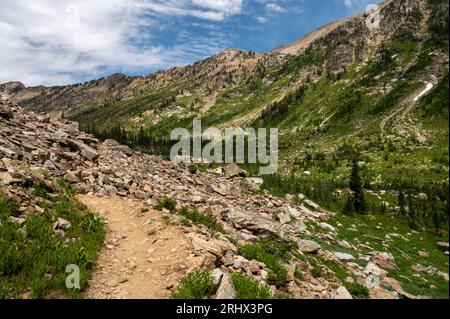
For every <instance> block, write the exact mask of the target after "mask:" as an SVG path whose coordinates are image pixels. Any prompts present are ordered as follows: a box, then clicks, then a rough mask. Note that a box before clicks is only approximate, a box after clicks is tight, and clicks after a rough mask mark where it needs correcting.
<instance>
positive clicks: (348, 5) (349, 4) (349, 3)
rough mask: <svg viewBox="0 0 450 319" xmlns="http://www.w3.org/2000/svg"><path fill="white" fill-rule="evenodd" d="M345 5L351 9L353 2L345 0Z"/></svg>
mask: <svg viewBox="0 0 450 319" xmlns="http://www.w3.org/2000/svg"><path fill="white" fill-rule="evenodd" d="M344 4H345V5H346V6H347V7H351V6H352V5H353V0H344Z"/></svg>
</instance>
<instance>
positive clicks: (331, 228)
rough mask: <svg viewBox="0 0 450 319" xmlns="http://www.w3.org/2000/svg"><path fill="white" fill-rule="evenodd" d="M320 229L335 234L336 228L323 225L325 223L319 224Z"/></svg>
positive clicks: (326, 224)
mask: <svg viewBox="0 0 450 319" xmlns="http://www.w3.org/2000/svg"><path fill="white" fill-rule="evenodd" d="M320 227H322V228H323V229H326V230H329V231H332V232H333V233H335V232H336V228H334V227H333V226H331V225H330V224H328V223H325V222H322V223H320Z"/></svg>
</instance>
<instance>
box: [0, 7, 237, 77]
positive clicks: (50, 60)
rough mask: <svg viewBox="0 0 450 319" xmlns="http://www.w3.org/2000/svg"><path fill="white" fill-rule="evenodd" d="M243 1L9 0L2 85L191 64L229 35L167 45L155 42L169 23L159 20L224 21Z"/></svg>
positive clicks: (1, 31)
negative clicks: (169, 18)
mask: <svg viewBox="0 0 450 319" xmlns="http://www.w3.org/2000/svg"><path fill="white" fill-rule="evenodd" d="M242 6H243V0H166V1H159V0H96V1H92V0H78V1H73V0H40V1H34V0H4V1H2V8H1V10H0V69H1V72H0V82H5V81H11V80H20V81H23V82H24V83H25V84H26V85H38V84H46V85H52V84H67V83H74V82H77V81H78V80H79V79H90V78H94V77H98V76H101V75H104V74H105V73H107V72H106V71H108V70H114V71H121V72H129V73H132V72H139V71H142V70H146V69H152V68H163V67H166V66H171V65H176V64H186V63H188V62H191V61H192V60H195V59H196V58H200V57H203V56H207V55H210V54H213V53H215V52H217V51H218V50H220V49H222V48H223V46H224V45H226V38H225V37H221V36H220V34H219V35H215V37H214V40H211V39H207V38H203V37H197V38H191V39H189V37H187V40H186V42H183V43H179V44H176V45H174V46H171V47H164V46H161V45H158V44H157V43H152V36H153V32H157V31H158V29H160V28H161V27H162V26H161V25H160V20H159V19H160V18H161V17H162V16H166V15H167V16H168V17H172V16H186V17H195V18H198V19H200V20H203V21H210V22H211V21H213V22H214V21H223V20H225V19H227V18H228V17H230V16H232V15H236V14H239V13H240V12H241V10H242ZM143 29H145V30H146V32H144V33H143V32H142V30H143ZM137 39H138V40H137ZM138 43H139V44H138Z"/></svg>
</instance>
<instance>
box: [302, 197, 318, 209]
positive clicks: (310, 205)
mask: <svg viewBox="0 0 450 319" xmlns="http://www.w3.org/2000/svg"><path fill="white" fill-rule="evenodd" d="M304 205H305V206H306V207H307V208H309V209H311V210H313V211H318V210H319V209H320V206H319V205H317V204H316V203H314V202H313V201H312V200H309V199H307V200H305V202H304Z"/></svg>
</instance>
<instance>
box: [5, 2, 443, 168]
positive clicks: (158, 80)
mask: <svg viewBox="0 0 450 319" xmlns="http://www.w3.org/2000/svg"><path fill="white" fill-rule="evenodd" d="M448 8H449V3H448V0H419V1H416V0H391V1H385V2H384V3H383V4H382V5H381V21H380V27H379V28H376V29H371V28H369V27H368V26H367V24H366V19H367V15H366V14H361V15H358V16H355V17H350V18H346V19H344V20H342V21H338V22H334V23H331V24H329V25H327V26H324V27H322V28H319V29H318V30H316V31H314V32H312V33H311V34H308V35H306V36H305V37H303V38H302V39H300V40H299V41H297V42H295V43H294V44H291V45H287V46H285V47H282V48H279V49H275V50H273V51H271V52H268V53H265V54H257V53H255V52H247V51H240V50H236V49H228V50H226V51H224V52H222V53H220V54H218V55H216V56H213V57H211V58H208V59H206V60H203V61H200V62H197V63H195V64H193V65H190V66H187V67H176V68H172V69H169V70H167V71H164V72H158V73H156V74H152V75H149V76H145V77H125V76H123V75H120V74H116V75H112V76H111V77H108V78H103V79H99V80H95V81H91V82H88V83H85V84H77V85H71V86H62V87H50V88H46V87H35V88H23V86H22V85H21V84H20V83H15V84H14V83H13V84H11V83H10V84H8V85H3V86H0V91H4V94H6V95H8V96H9V97H10V98H11V99H12V100H13V101H15V102H18V103H19V104H21V105H22V106H24V107H26V108H28V109H31V110H35V111H44V112H48V111H56V112H63V113H64V116H66V117H69V118H71V119H74V120H77V121H79V122H80V124H81V126H82V127H83V128H85V129H87V130H91V131H92V130H93V129H94V130H95V132H97V133H99V132H100V133H103V134H102V135H103V136H105V135H106V136H108V135H110V133H113V132H112V131H114V132H118V131H120V132H122V130H123V131H125V132H128V133H132V134H133V133H136V134H137V133H138V132H139V133H142V134H141V135H143V134H144V133H145V134H147V135H151V136H152V137H155V136H158V138H161V139H164V138H167V137H168V135H169V132H170V131H171V129H173V128H174V127H178V126H184V127H190V125H191V123H192V120H193V119H194V118H201V119H202V120H203V123H204V125H205V126H206V125H215V126H218V127H227V126H246V125H253V126H261V125H262V126H276V127H278V128H279V129H280V132H281V135H282V136H281V146H282V150H281V153H282V154H281V155H282V158H281V165H282V171H284V172H288V171H289V172H292V171H299V172H300V173H301V172H302V171H303V169H305V168H306V167H304V165H300V164H299V163H300V162H302V158H304V157H307V156H308V155H310V154H309V153H317V152H318V153H322V152H325V153H327V154H328V156H332V154H333V153H334V152H336V151H337V150H338V149H339V148H340V147H342V146H344V145H346V143H350V144H352V145H355V146H357V147H359V148H362V149H372V153H370V154H369V155H370V156H372V157H374V158H377V159H381V158H386V157H388V156H387V155H386V154H385V153H386V151H385V145H387V144H389V145H391V144H392V145H394V146H395V147H397V150H399V149H404V150H405V152H412V153H411V154H413V155H411V156H412V157H413V158H414V157H415V155H414V154H422V155H421V156H422V157H423V158H424V160H425V159H429V156H434V155H433V154H435V153H439V154H441V153H443V155H442V154H441V155H440V156H448V152H447V155H445V149H448V144H447V143H445V142H444V140H445V138H446V136H447V135H448V126H447V125H446V124H445V123H446V121H447V119H448V103H447V105H446V101H445V99H442V98H441V95H439V92H438V91H437V90H438V89H436V88H437V87H442V83H443V82H445V79H446V77H447V78H448V35H447V33H448ZM2 88H3V89H2ZM434 95H437V97H436V99H434V102H433V103H432V105H434V106H433V110H432V111H430V109H429V108H430V107H429V105H426V102H423V101H425V99H427V100H428V101H432V100H433V96H434ZM429 96H431V97H429ZM447 100H448V99H447ZM430 103H431V102H430ZM119 126H120V130H117V127H119ZM112 127H113V129H111V128H112ZM142 140H148V139H142ZM141 142H142V141H141ZM394 146H393V147H394ZM393 147H391V149H393ZM423 153H426V155H423ZM436 156H437V155H436ZM407 161H409V160H407ZM414 161H415V160H412V161H411V162H408V164H407V165H406V166H409V165H410V164H411V165H414ZM394 162H395V160H394ZM388 163H390V162H389V161H388ZM384 164H387V163H383V164H382V163H377V164H376V165H375V164H374V166H376V167H374V168H373V169H374V172H377V171H379V166H380V165H384ZM435 164H436V163H432V164H430V165H431V166H433V165H435ZM392 165H393V166H394V167H399V165H398V164H396V163H392ZM427 165H428V164H427ZM436 165H438V166H439V165H441V164H440V163H437V164H436ZM428 166H429V165H428ZM428 166H427V167H428ZM416 168H417V167H416V166H414V169H416ZM429 168H430V167H428V168H427V169H429ZM373 174H374V175H377V174H376V173H373ZM377 176H378V175H377ZM375 177H376V176H375Z"/></svg>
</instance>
